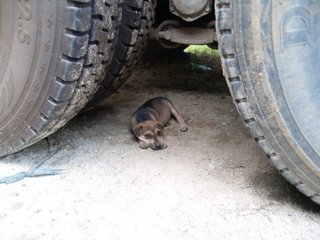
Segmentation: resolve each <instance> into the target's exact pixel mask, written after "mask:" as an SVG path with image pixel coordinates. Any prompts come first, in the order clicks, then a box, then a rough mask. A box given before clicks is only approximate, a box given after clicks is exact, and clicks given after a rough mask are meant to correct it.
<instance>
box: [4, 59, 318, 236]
mask: <svg viewBox="0 0 320 240" xmlns="http://www.w3.org/2000/svg"><path fill="white" fill-rule="evenodd" d="M149 56H150V55H149ZM152 56H154V57H153V58H150V57H146V58H145V59H144V60H143V61H142V63H141V64H140V67H139V68H137V70H136V71H135V72H134V73H133V75H132V77H131V78H130V79H129V80H128V82H127V83H126V84H125V85H124V86H123V87H122V88H121V90H120V91H119V92H118V93H117V94H116V95H115V96H114V97H113V98H109V100H108V101H105V102H104V103H103V104H100V106H98V107H96V108H95V109H91V110H89V111H87V112H85V113H83V114H81V115H79V116H78V117H76V118H75V119H73V120H72V121H71V122H70V123H69V124H67V125H66V126H65V127H64V128H62V129H60V130H59V131H58V132H57V133H55V134H53V135H52V137H51V138H50V139H49V140H50V143H51V144H50V150H51V152H53V156H52V157H51V158H50V159H49V160H48V161H47V162H46V163H44V164H43V166H41V168H48V169H62V170H63V171H62V173H61V174H60V175H56V176H42V177H33V178H25V179H23V180H21V181H18V182H15V183H12V184H1V185H0V199H1V204H0V226H1V230H0V239H1V240H7V239H10V240H13V239H17V240H31V239H78V240H82V239H83V240H84V239H88V240H89V239H90V240H92V239H94V240H95V239H109V240H112V239H139V240H144V239H153V240H158V239H159V240H163V239H174V240H175V239H200V240H207V239H210V240H211V239H219V240H220V239H281V240H284V239H290V240H291V239H299V240H301V239H308V240H310V239H317V240H318V239H319V238H320V228H319V227H320V224H319V223H320V215H319V213H320V212H319V210H320V207H319V206H317V205H315V204H314V203H313V202H312V201H310V200H309V199H307V198H306V197H304V196H303V195H302V194H300V193H299V192H298V191H297V190H296V189H295V188H294V187H292V186H291V185H290V184H289V183H287V182H286V181H285V180H284V179H283V178H282V177H281V176H280V175H279V174H278V172H277V171H276V170H274V169H273V167H272V166H271V165H270V164H269V162H268V160H267V158H266V157H265V155H264V154H263V152H262V151H261V150H260V149H259V148H258V146H257V145H256V143H255V142H254V141H253V140H252V139H251V137H250V136H249V134H248V132H247V130H246V129H245V128H244V126H243V124H242V122H241V120H240V118H239V116H238V114H237V111H236V109H235V107H234V105H233V103H232V99H231V97H230V95H229V92H228V89H227V86H226V84H225V81H224V79H223V78H222V76H221V67H220V64H219V59H218V57H215V58H214V59H213V60H210V62H207V60H203V59H201V58H199V57H197V56H194V55H191V54H178V55H174V56H170V57H165V56H159V55H158V54H153V55H152ZM198 64H205V66H206V67H204V66H203V65H198ZM208 67H210V68H211V70H210V69H209V68H208ZM160 95H161V96H167V97H168V98H170V99H171V101H172V102H173V103H174V105H176V107H177V109H178V110H179V111H180V113H181V114H182V115H183V116H185V117H186V118H187V119H188V126H189V131H188V132H180V131H179V128H178V125H177V123H173V124H172V125H171V126H170V127H168V128H167V129H166V130H165V132H166V134H167V144H168V146H169V147H168V148H167V149H165V150H161V151H153V150H150V149H148V150H141V149H139V148H138V144H137V142H136V141H135V139H134V138H133V136H132V134H131V132H130V130H129V125H128V124H129V119H130V115H131V114H132V113H133V112H134V111H135V110H136V108H137V107H139V106H140V105H141V104H142V103H143V102H144V101H145V100H147V99H149V98H151V97H155V96H160ZM54 142H56V146H55V145H54ZM52 149H53V150H52ZM48 154H49V153H48V141H46V140H43V141H41V142H39V143H38V144H36V145H34V146H32V147H29V148H28V149H26V150H24V151H21V152H19V153H17V154H14V155H12V156H8V157H6V158H3V159H1V160H0V177H4V176H9V175H12V174H15V173H17V172H20V171H27V170H28V169H30V168H31V167H32V166H34V165H35V164H36V163H37V162H38V161H40V160H41V159H43V158H44V157H46V156H47V155H48Z"/></svg>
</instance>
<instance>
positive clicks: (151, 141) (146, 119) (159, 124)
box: [131, 97, 188, 150]
mask: <svg viewBox="0 0 320 240" xmlns="http://www.w3.org/2000/svg"><path fill="white" fill-rule="evenodd" d="M172 115H173V116H174V117H175V119H176V120H177V121H178V123H179V125H180V130H181V131H184V132H185V131H187V130H188V128H187V126H186V123H185V121H184V120H183V118H182V117H181V116H180V114H179V113H178V112H177V110H176V109H175V107H174V106H173V105H172V103H171V102H170V100H169V99H167V98H165V97H157V98H153V99H150V100H148V101H147V102H145V103H144V104H143V105H142V106H141V107H140V108H139V109H138V110H137V111H136V112H135V113H134V114H133V116H132V118H131V129H132V132H133V133H134V135H135V136H136V137H137V139H138V140H139V146H140V148H142V149H146V148H149V147H150V148H152V149H153V150H158V149H165V148H167V147H168V146H167V144H165V143H164V134H163V127H164V126H165V125H166V124H168V122H169V120H170V119H171V117H172Z"/></svg>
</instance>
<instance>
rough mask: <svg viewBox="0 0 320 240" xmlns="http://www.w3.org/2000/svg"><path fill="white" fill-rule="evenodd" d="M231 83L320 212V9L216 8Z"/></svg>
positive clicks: (272, 4)
mask: <svg viewBox="0 0 320 240" xmlns="http://www.w3.org/2000/svg"><path fill="white" fill-rule="evenodd" d="M215 12H216V29H217V32H218V42H219V48H220V53H221V59H222V66H223V70H224V75H225V77H226V80H227V82H228V85H229V88H230V90H231V92H232V95H233V99H234V102H235V104H236V106H237V109H238V110H239V113H240V115H241V117H242V119H243V121H244V124H245V126H246V127H247V128H248V129H249V131H250V132H251V134H252V136H253V138H254V139H255V141H256V142H257V143H258V145H259V146H260V147H261V148H262V149H263V150H264V152H265V153H266V154H267V156H268V157H269V159H270V160H271V162H272V164H273V165H274V166H275V167H276V168H277V169H278V170H279V171H280V173H281V174H282V175H283V176H284V177H285V178H286V179H287V180H288V181H289V182H290V183H292V184H293V185H294V186H296V187H297V189H299V190H300V191H301V192H302V193H304V194H305V195H306V196H308V197H310V198H311V199H312V200H313V201H314V202H316V203H317V204H320V154H319V153H320V94H319V93H320V81H319V77H320V67H319V66H318V65H319V62H320V54H319V53H320V45H319V42H320V31H319V29H320V27H319V26H320V1H305V0H295V1H264V0H258V1H251V0H241V1H232V0H217V1H215Z"/></svg>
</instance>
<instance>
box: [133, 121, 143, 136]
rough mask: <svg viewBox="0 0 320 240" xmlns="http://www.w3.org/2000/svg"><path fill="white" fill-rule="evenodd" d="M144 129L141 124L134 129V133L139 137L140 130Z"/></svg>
mask: <svg viewBox="0 0 320 240" xmlns="http://www.w3.org/2000/svg"><path fill="white" fill-rule="evenodd" d="M141 129H142V125H141V124H139V125H138V126H136V127H135V128H134V129H132V131H133V133H134V134H135V135H136V136H137V137H138V136H139V135H140V130H141Z"/></svg>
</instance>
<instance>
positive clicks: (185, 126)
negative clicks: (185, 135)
mask: <svg viewBox="0 0 320 240" xmlns="http://www.w3.org/2000/svg"><path fill="white" fill-rule="evenodd" d="M180 131H182V132H186V131H188V127H187V125H182V126H180Z"/></svg>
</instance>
